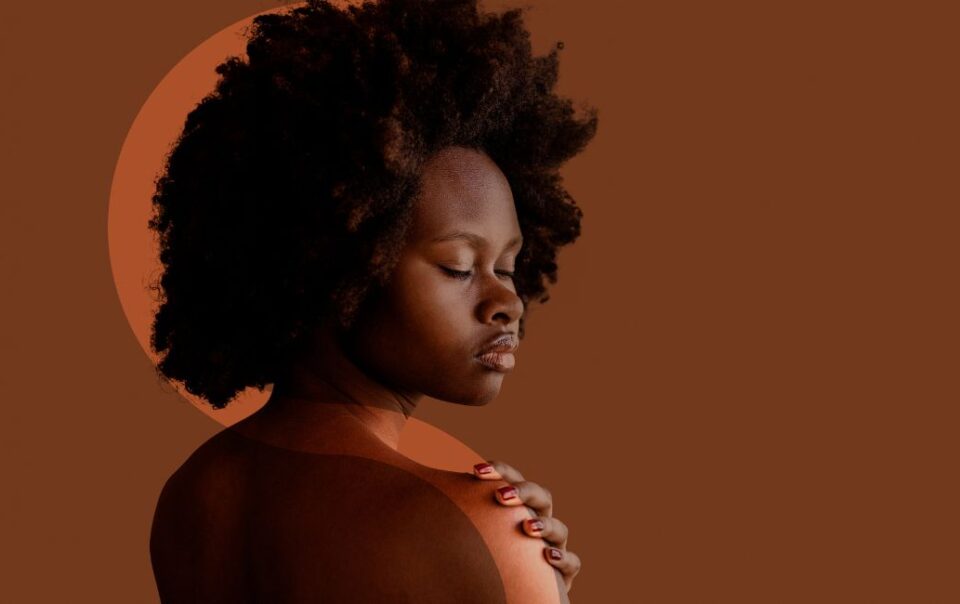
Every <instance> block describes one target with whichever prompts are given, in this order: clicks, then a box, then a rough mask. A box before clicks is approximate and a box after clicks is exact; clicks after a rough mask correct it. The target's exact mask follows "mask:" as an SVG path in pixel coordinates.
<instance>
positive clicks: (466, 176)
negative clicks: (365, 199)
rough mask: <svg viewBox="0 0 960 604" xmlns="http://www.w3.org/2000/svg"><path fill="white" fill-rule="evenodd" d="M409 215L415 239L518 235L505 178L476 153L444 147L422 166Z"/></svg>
mask: <svg viewBox="0 0 960 604" xmlns="http://www.w3.org/2000/svg"><path fill="white" fill-rule="evenodd" d="M415 206H416V209H415V211H414V216H415V217H414V231H415V232H416V233H417V234H418V235H419V236H421V237H426V236H433V235H437V234H440V233H441V232H445V231H448V230H451V229H453V228H458V229H459V228H464V227H474V228H478V229H479V230H482V231H485V232H487V233H488V234H490V235H494V236H499V234H500V233H503V232H509V233H513V232H514V231H518V230H519V226H518V224H517V217H516V209H515V207H514V202H513V194H512V192H511V191H510V184H509V183H508V181H507V178H506V176H504V174H503V172H502V171H501V170H500V168H499V167H497V165H496V163H494V161H493V160H492V159H490V157H489V156H487V155H486V154H485V153H483V152H482V151H478V150H475V149H468V148H465V147H448V148H446V149H443V150H441V151H439V152H438V153H436V154H435V155H434V156H433V157H431V158H430V159H429V160H428V161H427V162H426V163H425V164H424V166H423V170H422V172H421V176H420V194H419V196H418V198H417V201H416V204H415Z"/></svg>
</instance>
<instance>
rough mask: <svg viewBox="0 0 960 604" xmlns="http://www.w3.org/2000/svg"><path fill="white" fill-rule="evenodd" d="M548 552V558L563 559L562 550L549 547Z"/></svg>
mask: <svg viewBox="0 0 960 604" xmlns="http://www.w3.org/2000/svg"><path fill="white" fill-rule="evenodd" d="M548 553H549V554H550V558H551V559H553V560H561V559H563V552H561V551H560V550H558V549H557V548H555V547H551V548H550V550H549V552H548Z"/></svg>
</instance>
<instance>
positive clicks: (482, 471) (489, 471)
mask: <svg viewBox="0 0 960 604" xmlns="http://www.w3.org/2000/svg"><path fill="white" fill-rule="evenodd" d="M473 475H474V476H476V477H477V478H480V479H482V480H506V481H507V482H509V483H514V482H520V481H521V480H523V474H521V473H520V472H519V471H518V470H517V469H516V468H514V467H513V466H511V465H510V464H507V463H504V462H502V461H497V460H495V459H488V460H487V461H486V462H485V463H478V464H477V465H475V466H473Z"/></svg>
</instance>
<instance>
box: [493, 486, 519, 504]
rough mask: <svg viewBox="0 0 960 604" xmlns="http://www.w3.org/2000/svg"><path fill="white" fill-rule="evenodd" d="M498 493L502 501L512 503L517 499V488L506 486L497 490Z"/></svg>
mask: <svg viewBox="0 0 960 604" xmlns="http://www.w3.org/2000/svg"><path fill="white" fill-rule="evenodd" d="M497 493H498V494H499V495H500V499H501V500H503V501H510V500H513V499H516V498H517V493H519V491H517V487H511V486H509V485H508V486H505V487H500V488H499V489H497Z"/></svg>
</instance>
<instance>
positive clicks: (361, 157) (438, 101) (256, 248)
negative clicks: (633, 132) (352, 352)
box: [149, 0, 597, 409]
mask: <svg viewBox="0 0 960 604" xmlns="http://www.w3.org/2000/svg"><path fill="white" fill-rule="evenodd" d="M559 48H562V43H558V45H557V46H556V48H553V49H552V50H551V51H550V52H549V53H548V54H546V55H544V56H534V55H533V53H532V50H531V45H530V35H529V32H527V31H526V29H525V28H524V25H523V21H522V9H519V8H514V9H511V10H508V11H505V12H503V13H500V14H493V13H486V12H482V11H481V10H480V9H478V6H477V0H442V1H441V0H436V1H430V0H381V1H380V2H377V3H374V2H366V3H364V4H363V5H362V6H347V7H345V8H338V7H335V6H333V5H331V4H329V3H328V2H325V1H323V0H310V1H309V2H307V3H306V4H305V5H297V6H296V8H288V9H287V10H286V11H285V12H283V13H276V14H266V15H261V16H258V17H256V18H255V19H254V20H253V24H252V26H251V27H250V29H249V31H248V32H247V46H246V54H247V58H246V59H245V60H244V59H243V58H240V57H228V58H227V59H226V60H225V61H224V62H223V63H221V64H220V65H219V66H217V68H216V71H217V73H218V74H219V75H220V78H219V80H218V82H217V85H216V88H215V90H214V91H213V92H211V93H210V94H209V95H207V96H206V97H205V98H204V99H203V100H202V101H201V102H200V103H199V104H198V105H197V106H196V107H195V108H194V109H193V110H192V111H191V112H190V113H189V115H188V116H187V118H186V121H185V124H184V127H183V131H182V133H181V134H180V136H179V138H178V139H177V141H176V143H175V145H174V146H173V149H172V151H171V152H170V154H169V155H168V156H167V158H166V163H165V165H164V169H163V171H162V172H161V174H160V175H159V176H158V178H157V180H156V183H155V184H156V190H155V192H154V195H153V199H152V200H153V208H154V213H153V216H152V217H151V219H150V222H149V226H150V228H151V229H153V230H154V231H155V232H156V233H157V234H158V238H159V245H160V261H161V263H162V264H163V267H164V271H163V273H162V275H161V276H160V278H159V281H158V283H156V284H154V286H153V287H154V289H155V290H156V291H157V292H158V298H159V300H158V301H159V302H160V306H159V309H158V311H157V313H156V316H155V317H154V322H153V332H152V335H151V345H152V346H153V349H154V350H155V351H156V352H157V353H158V354H160V355H161V361H160V363H159V365H158V371H159V372H160V373H161V374H162V376H164V377H165V378H169V379H173V380H177V381H180V382H182V383H183V385H184V386H185V387H186V389H187V391H188V392H190V393H192V394H194V395H197V396H200V397H203V398H204V399H206V400H207V401H208V402H209V403H210V404H211V405H212V406H213V407H214V408H215V409H220V408H222V407H224V406H226V405H227V403H228V402H230V401H231V400H232V399H233V398H234V397H235V396H236V395H237V393H239V392H241V391H242V390H243V389H245V388H247V387H250V386H256V387H257V388H259V389H260V390H263V388H264V387H266V385H267V384H270V383H274V382H275V381H276V378H277V377H278V376H279V375H282V372H283V371H284V369H285V368H286V367H287V366H288V364H289V363H291V361H292V359H293V358H294V356H295V354H296V353H297V351H298V350H299V349H300V346H301V345H302V344H303V343H304V341H305V340H306V339H307V338H305V337H304V335H305V334H307V333H309V332H310V330H312V329H313V328H314V327H316V326H317V325H319V323H320V322H321V320H326V319H333V320H335V321H338V322H339V323H340V325H342V326H344V327H348V326H349V325H350V324H351V322H352V320H353V318H354V316H355V314H356V311H357V309H358V307H359V306H360V304H361V303H362V302H363V301H364V299H365V298H366V296H367V294H368V293H369V292H370V291H371V289H372V288H375V287H377V286H380V285H383V284H384V283H385V281H386V280H387V278H388V277H389V275H390V272H391V269H392V268H393V267H394V266H395V263H396V260H397V258H398V256H399V252H400V250H401V248H402V246H403V244H404V241H405V239H404V238H405V234H406V232H407V228H408V226H409V224H410V217H411V214H412V212H411V208H412V204H413V202H414V200H415V195H416V192H417V187H418V183H419V172H420V168H421V166H422V165H423V163H424V162H425V161H426V160H427V159H428V158H429V157H430V156H431V155H432V154H433V153H435V152H436V151H439V150H440V149H443V148H444V147H447V146H451V145H457V146H463V147H469V148H474V149H478V150H482V151H483V152H485V153H486V154H487V155H488V156H489V157H490V158H491V159H492V160H493V161H494V162H495V163H496V164H497V165H498V167H499V168H500V169H501V170H502V171H503V173H504V174H505V175H506V177H507V179H508V182H509V183H510V187H511V190H512V192H513V197H514V201H515V204H516V210H517V216H518V220H519V223H520V228H521V231H522V233H523V237H524V245H523V248H522V249H521V251H520V253H519V255H518V257H517V259H516V267H515V269H516V270H515V281H514V282H515V284H516V290H517V294H518V295H519V297H520V298H521V299H522V300H523V304H524V308H525V309H526V307H527V305H528V304H529V303H530V302H533V301H538V302H545V301H546V300H547V299H548V295H547V292H546V284H545V283H544V280H547V281H549V282H550V283H554V282H556V279H557V275H556V273H557V264H556V256H557V250H558V248H559V247H561V246H563V245H566V244H569V243H571V242H573V241H574V240H575V239H576V238H577V237H578V236H579V234H580V219H581V211H580V208H579V207H577V205H576V203H575V202H574V200H573V199H572V198H571V196H570V195H569V194H568V192H567V191H566V190H565V189H564V188H563V186H562V184H561V178H560V175H559V167H560V166H561V164H563V163H564V162H565V161H566V160H568V159H569V158H571V157H573V156H574V155H576V154H577V153H579V152H580V151H581V150H582V149H583V148H584V147H585V146H586V144H587V143H588V142H589V141H590V139H591V138H592V137H593V136H594V134H595V132H596V128H597V110H596V108H593V107H589V106H586V107H584V108H583V111H582V112H577V111H575V110H574V108H573V105H572V103H571V101H570V100H569V99H566V98H562V97H560V96H558V95H557V94H556V93H555V92H554V86H555V84H556V81H557V75H558V49H559ZM523 335H524V320H523V318H521V322H520V328H519V336H520V337H521V338H522V337H523Z"/></svg>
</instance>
